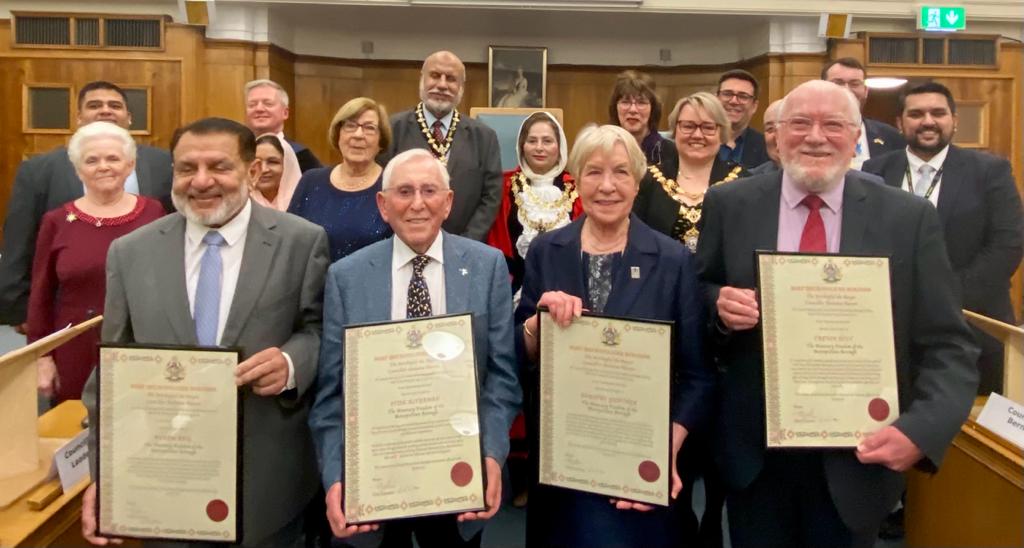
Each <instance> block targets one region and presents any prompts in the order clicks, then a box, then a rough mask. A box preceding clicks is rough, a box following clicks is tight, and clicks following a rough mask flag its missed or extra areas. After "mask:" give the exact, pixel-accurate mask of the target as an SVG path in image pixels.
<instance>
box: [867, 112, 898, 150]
mask: <svg viewBox="0 0 1024 548" xmlns="http://www.w3.org/2000/svg"><path fill="white" fill-rule="evenodd" d="M864 128H865V129H867V134H868V154H869V155H870V156H871V157H872V158H877V157H879V156H881V155H883V154H885V153H886V152H891V151H893V150H903V149H905V148H907V142H906V141H905V140H904V139H903V134H902V133H900V130H898V129H896V128H894V127H892V126H890V125H889V124H887V123H885V122H879V121H878V120H872V119H871V118H864Z"/></svg>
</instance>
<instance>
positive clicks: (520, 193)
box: [511, 171, 577, 232]
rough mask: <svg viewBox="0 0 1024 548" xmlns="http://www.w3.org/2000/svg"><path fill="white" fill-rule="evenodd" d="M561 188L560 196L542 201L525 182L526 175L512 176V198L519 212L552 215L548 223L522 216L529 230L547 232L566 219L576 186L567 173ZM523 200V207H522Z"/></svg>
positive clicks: (574, 198) (574, 200) (572, 202)
mask: <svg viewBox="0 0 1024 548" xmlns="http://www.w3.org/2000/svg"><path fill="white" fill-rule="evenodd" d="M562 183H563V186H564V187H565V189H564V190H562V195H561V196H559V197H558V198H557V199H555V200H550V201H548V200H544V199H543V198H541V197H540V196H538V195H537V192H536V191H535V190H534V189H533V187H532V186H530V184H529V182H528V181H527V180H526V174H524V173H523V172H522V171H517V172H516V173H515V175H513V176H512V184H511V190H512V196H513V197H514V198H515V200H516V207H518V208H519V211H520V212H526V211H528V210H532V211H536V210H541V211H543V212H545V213H547V212H550V213H554V214H555V215H554V219H551V220H549V221H546V220H543V219H531V218H529V217H528V216H526V215H522V216H521V218H524V217H525V219H523V220H525V221H526V223H527V224H528V225H530V228H532V229H534V230H536V231H537V232H547V231H548V230H551V229H552V228H555V227H556V226H558V225H559V223H561V222H562V221H563V220H564V219H566V218H568V216H569V214H570V213H571V212H572V206H573V204H574V203H576V197H577V193H576V185H575V183H573V179H572V177H571V176H570V175H569V174H568V173H567V174H565V176H564V177H563V178H562ZM524 198H525V201H526V203H525V207H524Z"/></svg>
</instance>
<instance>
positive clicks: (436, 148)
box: [416, 102, 459, 165]
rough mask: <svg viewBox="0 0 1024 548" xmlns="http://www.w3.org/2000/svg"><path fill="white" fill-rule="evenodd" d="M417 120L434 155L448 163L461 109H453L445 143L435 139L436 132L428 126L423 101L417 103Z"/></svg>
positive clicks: (442, 161) (443, 162)
mask: <svg viewBox="0 0 1024 548" xmlns="http://www.w3.org/2000/svg"><path fill="white" fill-rule="evenodd" d="M416 121H417V122H419V124H420V131H421V132H423V136H424V137H426V138H427V144H429V145H430V150H431V152H433V153H434V156H436V157H437V159H438V160H440V161H441V163H442V164H445V165H447V164H448V150H449V149H451V148H452V139H454V138H455V128H456V126H458V125H459V109H452V123H451V125H449V126H448V134H447V135H445V137H444V142H443V143H438V142H437V140H436V139H434V132H433V131H432V130H431V129H430V127H429V126H427V119H426V117H425V116H424V115H423V103H422V102H421V103H420V104H418V105H416Z"/></svg>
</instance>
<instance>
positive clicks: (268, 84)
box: [244, 78, 288, 107]
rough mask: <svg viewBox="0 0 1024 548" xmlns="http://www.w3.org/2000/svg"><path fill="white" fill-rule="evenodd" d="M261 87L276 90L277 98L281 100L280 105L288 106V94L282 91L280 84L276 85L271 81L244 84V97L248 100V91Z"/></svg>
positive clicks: (261, 80) (263, 79) (260, 80)
mask: <svg viewBox="0 0 1024 548" xmlns="http://www.w3.org/2000/svg"><path fill="white" fill-rule="evenodd" d="M262 87H270V88H274V89H276V90H277V96H278V97H279V98H280V99H281V104H283V105H284V106H285V107H287V106H288V92H287V91H285V90H284V87H282V86H281V84H278V83H277V82H275V81H273V80H267V79H266V78H261V79H259V80H252V81H250V82H246V84H245V88H244V97H245V98H246V99H248V98H249V92H250V91H252V90H254V89H256V88H262Z"/></svg>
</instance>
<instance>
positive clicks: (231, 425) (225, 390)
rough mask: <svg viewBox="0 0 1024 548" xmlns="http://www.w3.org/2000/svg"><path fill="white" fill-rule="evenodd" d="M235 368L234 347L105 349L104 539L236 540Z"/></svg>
mask: <svg viewBox="0 0 1024 548" xmlns="http://www.w3.org/2000/svg"><path fill="white" fill-rule="evenodd" d="M237 365H238V351H237V350H226V349H213V348H188V347H156V348H152V347H142V346H135V345H131V346H111V345H102V346H101V348H100V363H99V371H98V376H99V425H97V426H98V432H97V434H98V436H99V455H98V456H99V479H98V482H97V483H98V504H99V532H100V534H101V535H106V536H113V537H135V538H145V539H166V540H186V541H207V542H237V541H239V537H240V535H241V515H242V513H241V508H240V507H239V505H240V503H241V491H240V483H239V480H240V477H241V470H240V462H241V461H240V451H239V443H240V440H241V439H242V435H241V431H240V429H241V424H242V423H241V407H240V402H241V400H240V398H239V397H238V388H237V387H236V386H235V367H236V366H237Z"/></svg>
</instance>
